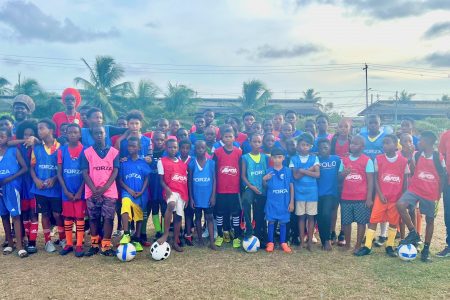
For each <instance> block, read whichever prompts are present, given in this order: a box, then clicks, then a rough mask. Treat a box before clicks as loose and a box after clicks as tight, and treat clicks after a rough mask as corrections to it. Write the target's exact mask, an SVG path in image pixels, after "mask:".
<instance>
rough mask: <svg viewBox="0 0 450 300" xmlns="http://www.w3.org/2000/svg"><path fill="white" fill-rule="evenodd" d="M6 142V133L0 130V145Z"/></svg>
mask: <svg viewBox="0 0 450 300" xmlns="http://www.w3.org/2000/svg"><path fill="white" fill-rule="evenodd" d="M7 143H8V134H7V133H6V132H5V131H4V130H2V131H0V145H1V146H5V145H6V144H7Z"/></svg>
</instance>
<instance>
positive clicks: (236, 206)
mask: <svg viewBox="0 0 450 300" xmlns="http://www.w3.org/2000/svg"><path fill="white" fill-rule="evenodd" d="M214 209H215V213H216V215H218V216H224V215H226V214H229V215H240V214H241V202H240V201H239V194H217V196H216V206H215V207H214Z"/></svg>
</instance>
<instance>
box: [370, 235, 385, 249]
mask: <svg viewBox="0 0 450 300" xmlns="http://www.w3.org/2000/svg"><path fill="white" fill-rule="evenodd" d="M386 241H387V237H385V236H379V237H378V240H376V241H375V243H373V244H374V245H375V247H382V246H383V245H384V243H386Z"/></svg>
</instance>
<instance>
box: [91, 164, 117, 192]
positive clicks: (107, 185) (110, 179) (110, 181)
mask: <svg viewBox="0 0 450 300" xmlns="http://www.w3.org/2000/svg"><path fill="white" fill-rule="evenodd" d="M118 173H119V169H118V168H117V167H114V170H113V172H112V174H111V177H109V179H108V181H107V182H106V183H105V185H104V186H102V187H100V188H99V189H97V190H96V192H95V193H94V195H97V196H101V195H103V194H104V193H105V192H106V191H107V190H108V189H109V188H110V186H111V185H112V184H113V183H114V181H115V180H116V177H117V174H118Z"/></svg>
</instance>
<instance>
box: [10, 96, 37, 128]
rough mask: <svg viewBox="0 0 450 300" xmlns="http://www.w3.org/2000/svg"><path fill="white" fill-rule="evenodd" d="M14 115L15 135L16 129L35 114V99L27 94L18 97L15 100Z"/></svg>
mask: <svg viewBox="0 0 450 300" xmlns="http://www.w3.org/2000/svg"><path fill="white" fill-rule="evenodd" d="M12 107H13V115H14V121H15V122H14V127H13V133H15V129H16V128H17V125H18V124H19V123H20V122H22V121H24V120H26V119H28V118H30V116H31V114H32V113H33V112H34V109H35V107H36V106H35V104H34V101H33V99H31V97H30V96H27V95H25V94H20V95H17V96H16V97H15V98H14V100H13V106H12Z"/></svg>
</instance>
